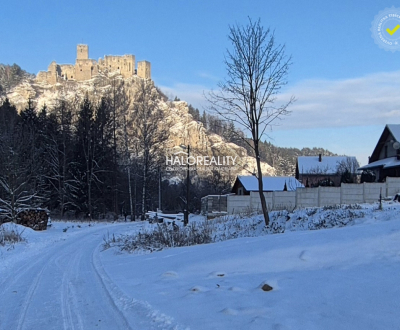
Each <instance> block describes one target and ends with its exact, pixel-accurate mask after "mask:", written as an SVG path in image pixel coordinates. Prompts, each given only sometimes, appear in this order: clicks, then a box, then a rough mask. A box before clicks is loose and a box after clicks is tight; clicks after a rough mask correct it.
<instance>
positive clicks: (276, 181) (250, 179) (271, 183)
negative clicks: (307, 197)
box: [238, 175, 304, 191]
mask: <svg viewBox="0 0 400 330" xmlns="http://www.w3.org/2000/svg"><path fill="white" fill-rule="evenodd" d="M238 180H239V181H240V182H241V183H242V185H243V187H244V189H246V190H247V191H258V179H257V178H256V177H255V176H254V175H246V176H245V175H239V176H238ZM285 183H286V186H287V190H288V191H293V190H296V188H303V187H304V185H303V184H301V183H300V182H299V181H298V180H297V179H296V178H295V177H292V176H264V177H263V189H264V191H283V188H284V186H285Z"/></svg>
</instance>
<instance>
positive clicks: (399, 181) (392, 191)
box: [386, 177, 400, 196]
mask: <svg viewBox="0 0 400 330" xmlns="http://www.w3.org/2000/svg"><path fill="white" fill-rule="evenodd" d="M398 193H400V178H389V177H388V178H386V196H395V195H396V194H398Z"/></svg>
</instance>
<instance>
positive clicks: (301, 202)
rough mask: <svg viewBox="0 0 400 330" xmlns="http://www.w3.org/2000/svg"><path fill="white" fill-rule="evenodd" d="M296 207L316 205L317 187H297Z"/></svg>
mask: <svg viewBox="0 0 400 330" xmlns="http://www.w3.org/2000/svg"><path fill="white" fill-rule="evenodd" d="M296 194H297V201H296V206H297V207H312V206H318V188H297V190H296Z"/></svg>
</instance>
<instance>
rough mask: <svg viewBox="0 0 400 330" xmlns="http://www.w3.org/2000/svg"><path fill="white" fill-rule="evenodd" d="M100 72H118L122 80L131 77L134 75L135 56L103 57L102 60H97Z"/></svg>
mask: <svg viewBox="0 0 400 330" xmlns="http://www.w3.org/2000/svg"><path fill="white" fill-rule="evenodd" d="M99 66H100V69H101V70H103V71H104V70H106V71H108V72H111V71H118V72H119V73H120V74H121V75H122V76H123V77H124V78H128V77H132V76H133V75H134V74H135V56H134V55H123V56H110V55H106V56H104V59H101V58H100V59H99Z"/></svg>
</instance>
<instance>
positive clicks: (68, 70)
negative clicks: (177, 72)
mask: <svg viewBox="0 0 400 330" xmlns="http://www.w3.org/2000/svg"><path fill="white" fill-rule="evenodd" d="M135 67H136V63H135V55H123V56H110V55H106V56H104V59H102V58H100V59H99V62H96V61H95V60H92V59H90V58H89V46H88V45H81V44H80V45H77V48H76V62H75V65H73V64H61V65H59V64H57V63H56V62H54V61H53V62H51V63H50V65H49V67H48V71H47V72H46V71H40V72H39V73H38V75H37V77H36V80H37V81H39V82H47V83H49V84H55V83H57V81H58V80H61V79H63V80H76V81H84V80H89V79H92V78H93V76H95V75H97V74H99V71H100V70H101V71H107V72H112V71H118V72H119V73H120V74H121V75H122V77H124V78H129V77H132V76H134V75H135V74H137V76H138V77H141V78H145V79H151V65H150V62H148V61H141V62H138V66H137V73H136V70H135Z"/></svg>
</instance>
